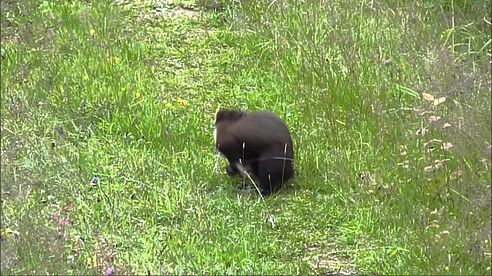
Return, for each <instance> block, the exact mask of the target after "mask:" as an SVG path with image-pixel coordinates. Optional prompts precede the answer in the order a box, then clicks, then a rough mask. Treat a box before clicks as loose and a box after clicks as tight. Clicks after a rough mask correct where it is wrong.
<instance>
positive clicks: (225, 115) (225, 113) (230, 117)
mask: <svg viewBox="0 0 492 276" xmlns="http://www.w3.org/2000/svg"><path fill="white" fill-rule="evenodd" d="M244 114H245V113H244V112H243V111H240V110H227V109H221V110H219V111H217V114H216V115H215V125H217V124H218V123H219V122H222V121H237V120H238V119H239V118H241V117H242V116H243V115H244Z"/></svg>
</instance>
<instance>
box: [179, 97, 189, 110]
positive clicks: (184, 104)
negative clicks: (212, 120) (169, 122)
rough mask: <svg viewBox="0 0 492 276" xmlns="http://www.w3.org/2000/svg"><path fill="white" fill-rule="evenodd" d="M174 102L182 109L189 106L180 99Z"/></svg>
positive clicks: (185, 101)
mask: <svg viewBox="0 0 492 276" xmlns="http://www.w3.org/2000/svg"><path fill="white" fill-rule="evenodd" d="M176 102H177V103H178V105H179V106H180V107H182V108H187V107H188V106H189V105H190V104H189V102H188V101H187V100H183V99H181V98H177V99H176Z"/></svg>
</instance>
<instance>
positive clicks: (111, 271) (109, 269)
mask: <svg viewBox="0 0 492 276" xmlns="http://www.w3.org/2000/svg"><path fill="white" fill-rule="evenodd" d="M113 272H114V269H113V268H112V267H110V268H108V269H106V276H111V275H113Z"/></svg>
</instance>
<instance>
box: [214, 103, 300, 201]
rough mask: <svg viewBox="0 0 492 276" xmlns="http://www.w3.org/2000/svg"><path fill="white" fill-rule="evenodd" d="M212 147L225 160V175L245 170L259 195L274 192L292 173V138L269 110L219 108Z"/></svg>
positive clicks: (284, 126) (285, 127)
mask: <svg viewBox="0 0 492 276" xmlns="http://www.w3.org/2000/svg"><path fill="white" fill-rule="evenodd" d="M215 139H216V141H215V148H216V149H217V150H218V151H219V152H220V153H221V154H222V155H224V156H225V157H226V158H227V160H228V161H229V165H228V166H227V170H226V171H227V174H228V175H231V176H232V175H235V174H237V173H238V172H241V170H243V168H247V169H249V170H250V171H251V172H252V173H253V176H254V177H255V178H256V179H258V180H259V183H260V187H261V189H262V194H263V195H268V194H270V193H272V192H275V191H277V190H278V189H279V188H280V187H281V186H282V184H283V182H285V181H287V180H288V179H289V178H291V176H292V175H293V172H294V160H293V158H294V151H293V148H292V139H291V136H290V133H289V130H288V128H287V126H286V125H285V123H284V122H283V121H282V120H281V119H280V118H279V117H277V116H276V115H275V114H273V113H271V112H269V111H260V112H245V111H234V110H220V111H219V112H217V116H216V120H215Z"/></svg>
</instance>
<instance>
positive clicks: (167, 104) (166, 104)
mask: <svg viewBox="0 0 492 276" xmlns="http://www.w3.org/2000/svg"><path fill="white" fill-rule="evenodd" d="M162 104H163V105H164V107H165V108H172V107H173V105H172V104H171V103H170V102H169V101H168V100H164V101H162Z"/></svg>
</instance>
